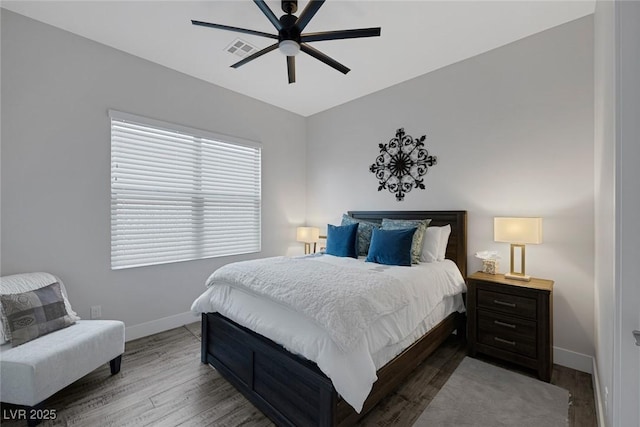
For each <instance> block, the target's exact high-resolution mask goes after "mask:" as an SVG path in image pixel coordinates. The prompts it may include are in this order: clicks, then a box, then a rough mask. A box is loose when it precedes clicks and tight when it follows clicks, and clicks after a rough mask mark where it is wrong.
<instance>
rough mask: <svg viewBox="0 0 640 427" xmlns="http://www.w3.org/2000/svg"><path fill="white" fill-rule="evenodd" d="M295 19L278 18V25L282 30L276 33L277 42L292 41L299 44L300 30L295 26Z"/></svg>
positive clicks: (284, 16) (292, 17)
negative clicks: (280, 25)
mask: <svg viewBox="0 0 640 427" xmlns="http://www.w3.org/2000/svg"><path fill="white" fill-rule="evenodd" d="M297 20H298V18H296V17H295V16H294V15H282V16H281V17H280V23H281V24H282V29H281V30H280V31H278V41H283V40H293V41H295V42H296V43H298V44H300V28H298V26H297V25H296V21H297Z"/></svg>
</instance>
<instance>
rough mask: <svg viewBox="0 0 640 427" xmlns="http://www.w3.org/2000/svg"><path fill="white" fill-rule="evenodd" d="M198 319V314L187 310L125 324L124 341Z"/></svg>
mask: <svg viewBox="0 0 640 427" xmlns="http://www.w3.org/2000/svg"><path fill="white" fill-rule="evenodd" d="M199 321H200V317H199V316H194V315H193V313H192V312H190V311H187V312H185V313H180V314H176V315H173V316H169V317H163V318H162V319H157V320H152V321H150V322H145V323H139V324H137V325H133V326H127V327H126V328H125V329H124V336H125V341H132V340H137V339H138V338H142V337H146V336H149V335H153V334H157V333H159V332H164V331H168V330H169V329H173V328H179V327H180V326H182V325H188V324H189V323H193V322H199Z"/></svg>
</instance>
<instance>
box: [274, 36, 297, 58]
mask: <svg viewBox="0 0 640 427" xmlns="http://www.w3.org/2000/svg"><path fill="white" fill-rule="evenodd" d="M278 50H280V52H282V54H283V55H285V56H296V55H297V54H298V52H300V45H299V44H298V43H296V42H295V41H293V40H282V41H281V42H280V43H278Z"/></svg>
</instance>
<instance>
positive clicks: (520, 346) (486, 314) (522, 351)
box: [467, 272, 553, 382]
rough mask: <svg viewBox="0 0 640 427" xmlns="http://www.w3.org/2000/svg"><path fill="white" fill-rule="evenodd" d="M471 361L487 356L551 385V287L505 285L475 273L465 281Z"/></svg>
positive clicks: (546, 283) (537, 282)
mask: <svg viewBox="0 0 640 427" xmlns="http://www.w3.org/2000/svg"><path fill="white" fill-rule="evenodd" d="M467 322H468V325H467V334H468V335H467V337H468V346H469V355H470V356H472V357H475V356H476V354H477V353H483V354H486V355H489V356H492V357H495V358H499V359H502V360H505V361H509V362H512V363H515V364H518V365H521V366H524V367H527V368H531V369H535V370H536V371H537V373H538V377H539V378H540V379H541V380H543V381H546V382H549V381H550V380H551V370H552V368H553V281H552V280H544V279H536V278H531V281H529V282H524V281H520V280H510V279H505V277H504V275H503V274H486V273H482V272H477V273H473V274H472V275H471V276H469V277H468V278H467Z"/></svg>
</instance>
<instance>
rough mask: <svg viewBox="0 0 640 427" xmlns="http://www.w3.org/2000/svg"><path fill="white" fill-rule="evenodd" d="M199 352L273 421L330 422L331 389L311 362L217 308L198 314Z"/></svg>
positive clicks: (281, 423) (298, 423) (292, 423)
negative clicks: (199, 316)
mask: <svg viewBox="0 0 640 427" xmlns="http://www.w3.org/2000/svg"><path fill="white" fill-rule="evenodd" d="M202 352H203V354H202V360H203V362H206V363H209V364H210V365H212V366H213V367H215V368H216V369H217V370H218V371H219V372H220V373H221V374H222V376H223V377H225V378H226V379H227V380H228V381H229V382H230V383H231V384H233V385H234V386H235V387H236V388H237V389H238V390H239V391H240V392H241V393H242V394H243V395H244V396H245V397H246V398H247V399H249V400H250V401H251V402H252V403H253V404H254V405H255V406H256V407H258V408H259V409H260V410H261V411H262V412H263V413H264V414H265V415H267V416H268V417H269V418H271V419H272V420H273V421H274V422H275V423H276V424H277V425H279V426H331V425H334V422H333V419H334V416H335V413H334V410H333V409H332V408H335V402H334V399H335V398H336V396H335V391H334V390H333V385H332V384H331V381H330V380H329V379H328V378H327V377H326V376H325V375H324V374H323V373H322V372H321V371H320V370H319V369H318V368H317V366H316V365H315V364H314V363H312V362H309V361H307V360H305V359H302V358H300V357H297V356H295V355H293V354H291V353H289V352H288V351H286V350H285V349H284V348H283V347H282V346H279V345H277V344H275V343H274V342H273V341H271V340H268V339H266V338H264V337H262V336H260V335H258V334H256V333H255V332H252V331H250V330H249V329H247V328H244V327H242V326H240V325H238V324H237V323H235V322H233V321H231V320H229V319H227V318H225V317H223V316H221V315H220V314H218V313H205V314H203V315H202Z"/></svg>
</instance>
